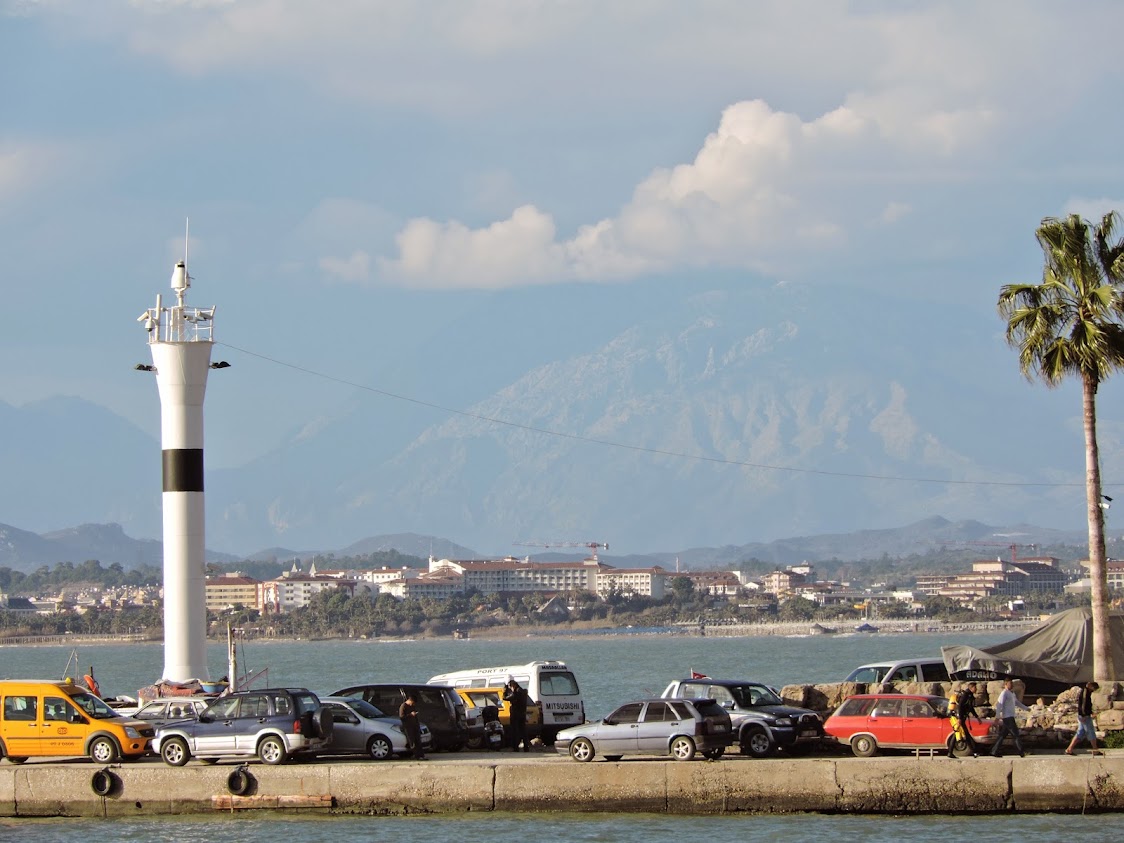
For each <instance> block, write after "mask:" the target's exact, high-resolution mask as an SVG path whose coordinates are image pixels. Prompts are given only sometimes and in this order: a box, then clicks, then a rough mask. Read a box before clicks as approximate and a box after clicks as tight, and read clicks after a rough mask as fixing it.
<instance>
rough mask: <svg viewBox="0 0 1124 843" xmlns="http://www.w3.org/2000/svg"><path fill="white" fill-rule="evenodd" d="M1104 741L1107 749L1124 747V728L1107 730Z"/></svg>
mask: <svg viewBox="0 0 1124 843" xmlns="http://www.w3.org/2000/svg"><path fill="white" fill-rule="evenodd" d="M1102 743H1103V744H1104V746H1105V748H1106V749H1124V729H1114V730H1113V731H1111V732H1105V733H1104V740H1103V741H1102Z"/></svg>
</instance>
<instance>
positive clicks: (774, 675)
mask: <svg viewBox="0 0 1124 843" xmlns="http://www.w3.org/2000/svg"><path fill="white" fill-rule="evenodd" d="M1019 634H1021V631H1012V632H1009V633H1004V632H1001V631H1000V632H989V633H971V634H955V633H926V634H898V635H886V634H882V633H878V634H874V635H864V634H851V635H833V636H808V637H793V638H786V637H770V636H760V637H747V638H699V637H689V636H683V635H673V634H628V633H618V634H611V635H610V634H606V635H581V636H574V637H558V638H546V637H533V638H532V637H527V638H518V639H505V640H484V639H476V640H472V639H470V640H467V641H456V640H452V639H441V640H417V641H394V642H389V641H387V642H383V641H314V642H303V641H285V642H250V643H249V644H247V645H246V646H245V647H241V648H240V667H241V668H242V669H243V670H245V669H250V670H253V671H258V670H262V669H268V671H269V673H268V684H270V685H289V686H293V685H296V686H303V687H308V688H312V689H313V690H315V691H317V692H320V693H323V694H327V693H330V692H332V691H335V690H337V689H339V688H342V687H344V686H345V685H349V684H355V683H357V682H361V681H365V680H366V681H376V680H419V681H424V680H426V679H428V678H429V677H430V676H433V675H435V674H437V673H444V672H447V671H451V670H458V669H461V668H469V667H482V666H491V665H504V664H523V663H526V662H529V661H533V660H537V659H560V660H562V661H565V662H566V663H567V664H568V665H569V666H570V667H571V668H572V669H573V670H574V672H575V673H576V674H577V677H578V681H579V682H580V684H581V686H582V692H583V696H584V698H585V702H586V714H587V716H589V717H590V718H595V717H599V716H603V715H605V714H607V713H608V712H609V711H611V710H612V709H613V708H615V707H616V706H617V705H619V704H620V703H622V702H625V701H627V700H629V699H631V698H635V697H640V696H647V695H658V694H659V692H660V691H662V690H663V688H664V686H665V685H666V683H667V682H668V681H669V680H670V679H672V678H674V677H677V676H682V675H684V674H686V673H688V672H689V671H692V670H693V671H697V672H699V673H705V674H707V675H709V676H725V677H738V678H750V679H754V680H757V681H762V682H765V683H767V684H769V685H774V686H777V687H780V686H782V685H786V684H792V683H798V682H837V681H839V680H841V679H842V678H843V677H844V676H846V674H847V673H848V672H849V671H850V670H851V669H852V668H853V667H856V666H857V665H859V664H862V663H865V662H869V661H883V660H887V659H898V658H908V657H911V656H934V657H935V656H939V655H940V647H941V646H942V645H944V644H969V645H972V646H986V645H989V644H997V643H1001V642H1003V641H1007V640H1010V639H1011V638H1014V637H1016V636H1017V635H1019ZM73 654H74V651H73V650H72V649H71V648H67V647H0V677H50V676H57V675H60V674H61V673H62V671H63V669H64V668H65V667H66V665H67V662H68V661H69V660H70V658H71V656H72V655H73ZM76 655H77V663H78V665H79V666H80V670H79V671H78V672H79V673H85V672H87V671H88V670H89V668H90V667H91V666H92V667H93V668H94V674H95V676H96V678H97V680H98V682H99V683H100V685H101V688H102V692H103V693H104V694H129V695H133V694H135V692H136V689H137V688H140V687H143V686H145V685H148V684H151V683H152V682H153V681H154V680H155V679H157V678H159V676H160V674H161V672H162V669H163V648H162V647H161V645H159V644H129V645H97V646H95V645H90V646H88V647H82V648H79V649H78V650H77V654H76ZM208 663H209V668H210V673H211V677H212V678H217V677H220V676H223V675H224V674H225V673H226V647H225V645H223V644H214V645H211V646H210V647H209V648H208ZM669 763H670V762H669ZM1111 825H1115V819H1114V818H1112V817H1105V816H1101V817H1095V816H1094V817H1075V816H1060V815H1059V816H1055V815H1049V814H1043V815H1035V816H1018V817H960V818H949V817H865V816H854V815H840V816H820V815H795V816H779V817H778V816H744V817H667V816H650V815H611V816H605V815H592V816H591V815H584V814H532V815H511V814H472V815H457V816H455V817H409V818H388V817H370V818H353V817H339V818H334V817H333V818H327V819H325V818H323V817H318V818H316V819H315V820H312V819H302V818H296V819H265V818H260V817H235V818H225V817H223V818H206V819H199V818H161V819H158V820H155V819H154V820H114V821H113V824H112V829H113V831H112V837H113V839H115V840H124V841H136V842H137V843H163V841H165V840H166V839H167V838H168V837H169V836H170V835H174V836H175V837H176V838H178V839H198V840H215V839H220V838H221V839H222V841H223V843H239V841H258V840H266V839H269V840H278V839H281V840H284V839H299V840H302V841H308V843H338V841H339V840H341V839H361V840H384V839H386V840H390V839H397V840H402V839H409V838H415V837H420V836H426V837H431V838H432V837H437V836H441V837H443V838H444V839H455V840H456V841H457V843H495V841H496V840H502V839H520V840H528V839H531V838H537V837H541V836H545V837H546V838H548V839H554V840H560V841H570V840H574V841H584V840H589V841H620V843H653V841H658V840H669V839H677V840H682V839H692V838H695V837H698V836H699V835H705V836H706V838H707V839H708V840H712V841H725V840H731V841H733V840H739V841H745V840H749V841H755V840H766V839H777V838H783V839H788V840H793V841H805V840H807V841H813V840H815V841H822V840H824V839H828V838H831V837H841V836H846V837H847V838H854V839H861V840H863V841H864V842H865V843H877V841H900V840H901V839H902V838H909V839H919V840H925V839H932V838H938V837H940V838H947V837H949V836H957V837H959V836H963V835H968V836H970V837H973V838H975V837H978V836H980V835H986V836H988V837H995V838H1005V839H1011V840H1016V839H1017V840H1018V841H1019V843H1037V841H1042V843H1046V842H1047V841H1050V843H1053V841H1057V840H1060V839H1066V840H1073V839H1094V838H1095V839H1104V838H1106V837H1107V836H1111V835H1108V834H1107V830H1108V827H1109V826H1111ZM105 828H106V825H105V823H104V822H99V821H95V820H65V821H64V820H0V840H2V839H5V838H10V839H15V834H16V833H17V832H18V834H19V839H20V840H21V841H25V840H26V841H32V842H33V843H39V841H43V843H47V841H56V840H57V841H59V842H60V843H62V841H64V840H66V841H69V840H72V839H74V837H75V836H76V835H78V836H82V835H86V834H89V835H104V834H105V830H104V829H105Z"/></svg>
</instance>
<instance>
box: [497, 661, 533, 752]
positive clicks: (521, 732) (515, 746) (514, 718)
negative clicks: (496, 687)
mask: <svg viewBox="0 0 1124 843" xmlns="http://www.w3.org/2000/svg"><path fill="white" fill-rule="evenodd" d="M503 698H504V700H505V701H506V702H507V706H508V709H507V711H508V728H509V729H510V730H511V749H512V751H514V752H518V751H519V744H523V751H524V752H530V751H531V743H530V741H528V740H527V689H526V688H524V687H523V686H521V685H520V684H519V683H518V682H516V681H515V677H514V676H509V677H508V678H507V685H506V686H505V687H504V689H503Z"/></svg>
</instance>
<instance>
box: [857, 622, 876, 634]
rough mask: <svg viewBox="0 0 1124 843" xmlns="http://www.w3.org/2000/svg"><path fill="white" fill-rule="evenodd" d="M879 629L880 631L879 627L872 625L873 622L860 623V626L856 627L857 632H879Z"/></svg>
mask: <svg viewBox="0 0 1124 843" xmlns="http://www.w3.org/2000/svg"><path fill="white" fill-rule="evenodd" d="M877 631H878V627H876V626H872V625H871V624H868V623H860V624H859V625H858V626H856V627H855V632H877Z"/></svg>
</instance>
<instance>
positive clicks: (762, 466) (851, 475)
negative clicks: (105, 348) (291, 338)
mask: <svg viewBox="0 0 1124 843" xmlns="http://www.w3.org/2000/svg"><path fill="white" fill-rule="evenodd" d="M215 345H221V346H223V347H224V348H229V349H231V350H232V351H239V352H241V353H242V354H247V355H249V356H250V357H256V358H258V359H259V360H265V361H266V362H269V363H273V364H274V365H277V366H281V367H284V368H286V369H292V370H293V371H296V372H301V373H303V374H306V375H310V376H312V377H315V378H320V379H322V380H326V381H332V382H333V383H338V384H341V385H343V386H348V387H351V388H352V389H358V390H362V391H364V392H370V393H372V394H374V395H381V396H382V397H384V398H391V399H393V400H395V401H405V402H408V403H410V404H416V405H418V406H420V407H428V408H430V409H432V410H439V411H441V412H443V413H449V414H450V415H456V416H462V417H464V418H468V419H475V420H476V421H482V422H487V423H489V424H496V425H502V426H503V427H510V428H513V429H515V430H525V431H528V432H530V433H539V434H542V435H544V436H554V437H557V438H559V439H570V440H572V441H575V442H584V443H588V444H591V445H602V446H604V447H608V448H621V449H624V450H627V451H635V452H638V453H643V454H654V455H656V456H662V457H675V458H677V459H686V460H694V461H696V462H708V463H715V464H718V465H730V466H735V467H738V468H755V469H759V470H761V471H783V472H788V473H790V474H807V475H818V476H820V477H843V478H848V479H852V480H885V481H890V482H895V483H930V484H941V485H950V486H1003V487H1009V488H1035V487H1037V488H1048V489H1069V488H1082V487H1084V485H1085V484H1084V483H1046V482H1034V481H1025V482H1019V481H1005V480H953V479H939V478H935V477H906V476H900V475H893V474H862V473H858V472H849V471H825V470H823V469H819V468H796V467H795V466H786V465H769V464H768V463H755V462H747V461H744V460H732V459H727V458H725V457H708V456H705V455H703V454H688V453H685V452H683V451H668V450H664V449H662V448H649V447H646V446H643V445H631V444H629V443H627V442H615V441H613V440H611V439H598V438H596V437H592V436H582V435H581V434H577V433H566V432H564V431H560V430H550V429H549V428H544V427H536V426H534V425H529V424H521V423H520V422H513V421H509V420H507V419H498V418H495V417H492V416H485V415H481V414H479V413H472V412H469V411H467V410H458V409H456V408H455V407H446V406H444V405H443V404H436V403H434V402H432V401H423V400H422V399H420V398H413V397H411V396H409V395H400V394H398V393H395V392H388V391H387V390H385V389H378V388H377V387H373V386H367V385H366V384H361V383H356V382H355V381H350V380H347V379H346V378H341V377H337V376H336V375H330V374H327V373H325V372H319V371H316V370H315V369H309V368H307V367H306V366H301V365H298V364H296V363H289V362H286V361H284V360H278V359H277V358H275V357H270V356H269V355H267V354H260V353H258V352H256V351H250V350H249V349H246V348H240V347H239V346H236V345H231V344H230V343H223V342H215ZM1103 488H1113V486H1111V485H1109V484H1105V485H1104V487H1103Z"/></svg>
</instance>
